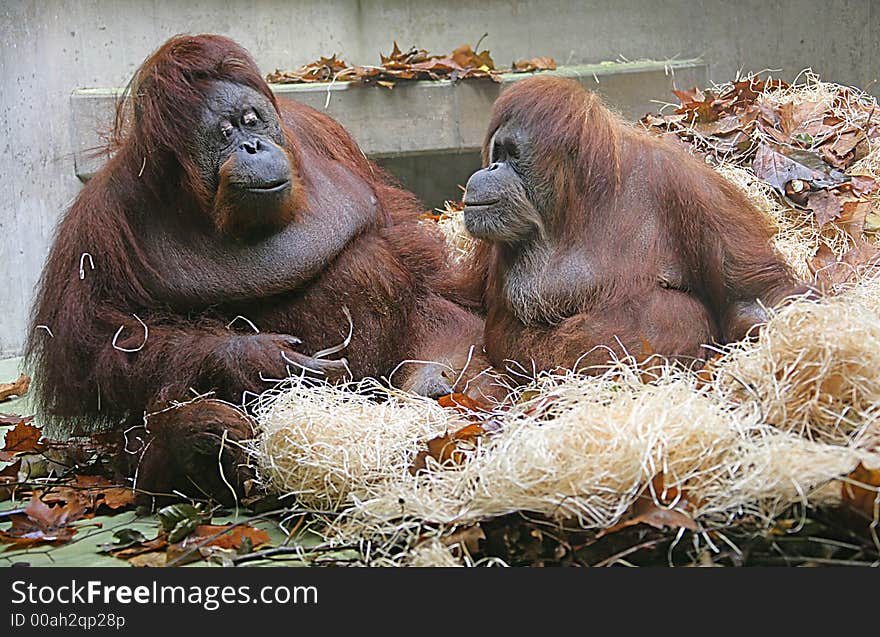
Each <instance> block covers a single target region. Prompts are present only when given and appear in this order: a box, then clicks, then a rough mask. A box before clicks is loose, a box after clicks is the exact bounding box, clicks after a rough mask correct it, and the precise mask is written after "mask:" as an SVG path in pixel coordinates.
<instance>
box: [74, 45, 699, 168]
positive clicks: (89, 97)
mask: <svg viewBox="0 0 880 637" xmlns="http://www.w3.org/2000/svg"><path fill="white" fill-rule="evenodd" d="M545 73H551V74H554V75H559V76H565V77H571V78H574V79H576V80H578V81H579V82H581V84H583V85H584V86H585V87H586V88H588V89H590V90H594V91H596V92H598V93H600V94H602V95H603V96H604V97H605V99H606V100H607V102H608V104H609V105H611V106H612V107H613V108H615V109H616V110H617V111H618V112H620V113H621V114H622V115H623V116H624V117H626V118H628V119H637V118H639V117H641V116H643V115H644V114H645V113H647V112H648V111H651V110H655V109H656V107H657V104H656V103H655V100H658V99H660V100H664V99H667V98H668V99H670V100H671V99H673V98H672V95H671V94H670V90H671V89H672V88H673V87H679V88H690V87H692V86H695V85H697V86H703V85H705V83H706V77H707V67H706V64H704V63H703V62H702V61H700V60H697V59H694V60H666V61H650V62H623V63H616V62H615V63H602V64H594V65H586V66H568V67H560V68H559V69H557V70H556V71H545ZM526 77H531V74H513V73H511V74H504V75H502V76H501V78H502V82H501V83H500V84H498V83H495V82H492V81H490V80H465V81H461V82H456V83H453V82H450V81H448V80H440V81H436V82H432V81H420V82H408V83H406V82H404V83H398V84H397V86H395V87H394V88H393V89H390V90H389V89H386V88H382V87H375V86H362V85H359V84H354V83H351V82H336V83H333V84H274V85H272V90H273V91H274V92H275V93H276V94H277V95H278V96H280V97H284V98H289V99H295V100H298V101H300V102H303V103H305V104H308V105H309V106H312V107H314V108H316V109H318V110H321V111H325V112H326V113H327V114H328V115H330V116H331V117H333V118H334V119H336V120H338V121H339V122H340V123H341V124H342V125H343V126H345V127H346V128H347V129H348V130H349V132H351V134H352V135H353V136H354V138H355V140H356V141H357V142H358V144H359V145H360V147H361V149H362V150H363V151H364V152H365V153H366V154H367V155H369V156H371V157H375V158H388V157H405V156H413V155H426V154H440V153H465V152H473V151H475V150H477V149H479V147H480V145H481V144H482V141H483V134H484V133H485V129H486V126H487V125H488V121H489V111H490V109H491V106H492V103H493V102H494V101H495V99H496V98H497V97H498V95H499V94H500V93H501V91H502V90H503V89H504V87H506V86H509V85H510V84H512V83H514V82H518V81H520V80H522V79H524V78H526ZM121 94H122V89H112V88H91V89H79V90H76V91H74V92H73V94H72V95H71V98H70V102H71V108H72V112H73V137H74V139H73V147H74V162H75V170H76V175H77V176H78V177H79V178H80V179H82V180H83V181H86V180H87V179H88V178H89V177H91V176H92V175H93V174H94V173H95V172H96V171H97V170H98V169H99V168H100V167H101V165H102V164H103V162H104V158H103V157H96V156H95V153H94V151H95V149H98V148H100V147H101V146H102V143H103V142H102V137H101V133H102V131H103V132H104V133H106V132H107V131H108V130H109V129H110V127H111V126H112V123H113V119H114V113H115V106H116V100H117V98H118V97H119V96H120V95H121Z"/></svg>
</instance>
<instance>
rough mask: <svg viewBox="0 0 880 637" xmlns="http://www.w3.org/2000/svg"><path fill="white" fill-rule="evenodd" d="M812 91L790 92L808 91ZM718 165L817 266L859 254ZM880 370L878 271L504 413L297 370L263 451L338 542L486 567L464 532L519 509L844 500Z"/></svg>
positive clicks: (875, 460) (516, 400) (698, 509)
mask: <svg viewBox="0 0 880 637" xmlns="http://www.w3.org/2000/svg"><path fill="white" fill-rule="evenodd" d="M821 88H822V86H819V85H816V83H815V82H814V83H813V84H809V85H807V86H806V87H802V88H801V89H800V90H802V91H804V92H808V93H809V95H807V96H806V97H803V96H801V97H802V98H804V99H806V98H809V99H810V100H811V101H817V100H821V99H822V93H821V90H820V89H821ZM796 90H798V89H796V88H790V89H786V91H787V93H786V94H785V95H782V96H776V98H779V99H792V98H795V99H797V98H798V96H797V95H794V94H793V92H794V91H796ZM767 99H772V98H771V97H768V98H767ZM878 165H880V149H876V148H875V149H871V152H870V153H869V154H868V156H867V157H865V159H863V160H862V161H861V162H859V164H857V165H856V166H855V169H857V170H859V171H862V174H871V175H874V174H876V172H877V169H878ZM718 169H719V172H721V174H723V175H724V176H725V177H727V178H729V179H730V180H731V181H732V182H733V183H735V184H737V185H738V186H740V187H741V188H742V189H743V190H744V191H745V192H746V193H748V194H749V196H750V197H751V198H752V200H753V201H754V202H755V203H756V205H757V206H758V207H759V209H761V210H762V211H764V212H765V213H766V214H768V215H769V216H770V217H771V218H773V219H774V221H775V222H776V223H777V226H778V227H779V234H778V235H777V238H776V243H777V247H778V248H779V250H780V252H781V253H782V254H783V255H784V256H785V258H786V259H788V261H789V262H790V263H791V265H792V267H793V268H795V270H796V271H798V272H800V273H801V274H802V275H804V276H806V275H807V274H808V273H809V271H808V268H807V265H806V263H807V261H808V260H809V258H810V257H811V256H812V255H813V254H815V251H816V248H817V246H818V244H819V242H824V243H826V244H830V245H831V246H832V247H833V248H834V250H835V253H836V254H841V253H843V252H845V250H846V249H848V248H847V245H848V242H849V240H848V239H847V238H846V237H843V236H838V235H836V234H834V233H833V232H832V233H831V234H829V232H828V229H827V228H826V229H822V230H821V231H820V229H819V228H818V227H816V226H815V222H813V221H812V220H811V219H809V218H807V217H806V216H805V215H804V213H803V211H797V210H794V209H792V208H790V207H787V206H786V205H785V204H784V203H781V202H780V200H779V199H777V198H776V197H775V196H774V195H773V193H772V192H771V190H770V189H769V187H767V186H765V185H764V184H763V183H761V182H760V181H758V180H757V179H755V177H754V175H752V174H751V173H749V172H748V171H747V170H745V169H743V168H741V167H737V166H731V165H724V164H722V165H721V166H719V167H718ZM448 216H450V217H453V220H452V221H449V222H447V223H448V224H449V225H448V227H447V228H446V229H448V228H450V227H451V228H456V230H455V231H454V232H450V233H449V236H450V245H451V246H452V248H453V251H454V252H455V254H456V255H458V254H465V253H466V252H467V251H468V249H469V244H468V243H467V241H465V239H466V237H462V233H461V226H460V220H456V219H454V213H451V212H450V213H449V214H448ZM452 224H458V225H452ZM459 239H461V241H460V242H459ZM878 371H880V274H878V273H876V272H873V273H872V272H869V273H867V274H865V273H863V275H862V276H861V278H860V280H858V281H857V282H854V283H850V284H848V285H847V286H845V288H844V289H840V290H838V294H836V295H834V296H828V297H826V298H823V299H821V300H803V299H801V300H795V301H793V302H791V303H790V304H788V305H786V306H785V307H783V308H781V309H779V310H778V311H774V312H771V317H770V319H769V321H768V323H767V324H766V325H765V326H764V327H763V328H762V330H761V331H760V333H759V335H758V336H757V337H756V338H755V339H753V340H751V341H746V342H742V343H739V344H736V345H734V346H732V347H730V348H729V349H726V350H725V351H723V352H721V353H719V355H718V356H717V357H716V358H715V359H713V360H712V361H710V363H709V365H708V366H707V368H706V369H705V370H703V371H701V372H692V371H686V370H682V369H679V368H674V367H671V366H668V365H665V364H664V365H661V366H659V367H655V368H653V369H651V370H650V373H648V372H647V371H646V370H645V369H639V368H638V366H636V365H635V364H634V363H633V361H627V360H624V361H618V363H617V364H615V365H612V366H611V367H610V368H609V369H608V370H607V371H606V372H605V373H603V374H601V375H599V376H592V377H587V376H579V375H575V374H569V375H567V376H559V375H542V376H539V377H538V378H536V379H535V380H534V381H533V382H532V383H531V384H530V385H529V386H527V387H524V388H521V389H519V390H517V391H516V393H515V394H513V395H511V397H510V403H512V405H511V406H509V407H507V408H505V409H503V410H502V409H499V410H496V411H495V412H493V413H487V414H480V415H473V414H464V413H462V412H461V411H459V410H455V409H449V408H443V407H440V406H439V405H438V404H437V403H436V402H434V401H431V400H427V399H424V398H420V397H417V396H413V395H409V394H405V393H402V392H397V391H394V390H388V389H386V388H384V387H383V386H381V385H380V384H379V383H377V382H373V381H364V382H362V383H359V384H357V385H355V386H349V387H329V386H318V387H314V386H312V387H308V388H307V387H305V386H302V385H300V384H298V383H297V382H296V381H294V380H291V381H289V382H288V383H287V384H286V385H285V386H282V387H281V388H279V389H278V390H277V391H274V392H272V393H267V394H266V395H264V396H262V397H261V399H260V401H259V404H258V405H257V407H256V412H257V417H258V423H259V435H258V437H257V438H256V439H255V440H254V441H253V447H252V451H253V454H254V457H255V460H256V464H257V467H258V470H259V475H260V478H261V479H262V480H263V482H264V483H265V484H266V485H267V486H268V487H269V488H270V489H271V490H272V491H274V492H277V493H281V494H290V495H291V497H294V498H296V499H297V501H298V503H299V504H300V505H301V506H303V507H305V508H310V509H315V510H320V511H323V512H328V511H329V512H336V513H337V514H338V517H336V518H334V521H333V523H332V524H331V525H330V527H329V528H328V530H327V536H328V538H329V539H330V540H331V541H336V542H351V541H352V539H353V538H361V539H362V540H363V539H366V540H368V541H370V542H372V543H373V547H374V549H373V550H377V549H376V547H378V546H380V545H384V546H386V547H396V548H394V549H393V550H392V549H391V548H389V549H388V552H387V553H386V554H383V555H382V559H384V560H386V561H387V563H394V564H397V563H405V564H411V565H455V564H460V563H465V564H472V563H473V561H472V560H470V558H469V555H468V551H467V550H456V551H455V553H454V554H453V552H452V551H451V550H450V545H449V544H450V543H449V541H448V536H449V534H450V533H452V531H453V530H454V529H456V528H461V527H462V526H463V525H467V524H469V523H472V522H478V521H481V520H485V519H488V518H493V517H496V516H499V515H503V514H506V513H510V512H516V511H520V512H530V513H535V514H540V515H543V516H547V517H549V518H555V519H559V520H565V521H566V522H567V523H569V524H574V523H576V524H577V525H578V526H579V527H581V528H583V529H604V528H608V527H610V526H613V525H615V524H617V523H619V522H620V521H621V520H622V519H623V518H624V517H625V516H626V514H627V512H628V511H631V508H632V506H633V504H634V502H636V500H637V499H638V498H639V497H640V495H643V494H646V493H647V494H649V495H650V496H651V497H652V498H653V499H654V500H655V502H657V503H660V504H661V505H662V506H664V507H667V508H668V507H678V508H679V509H680V510H683V511H686V512H687V515H688V516H690V517H691V518H692V519H693V520H695V521H696V523H697V524H698V525H699V527H700V529H701V530H705V529H711V528H713V527H717V526H719V525H723V524H726V523H729V522H730V521H731V520H734V519H736V518H737V517H738V516H743V515H749V516H753V517H755V518H757V519H764V520H768V521H769V520H771V519H772V518H773V517H774V516H776V515H777V514H779V513H780V512H781V511H782V510H783V509H784V508H785V507H787V506H789V505H791V504H792V503H797V502H802V503H805V504H806V503H809V504H824V503H834V502H836V501H838V500H839V499H840V497H841V485H842V483H844V482H846V481H847V480H849V479H850V478H848V476H849V475H850V474H851V473H852V472H853V471H854V470H855V469H856V467H857V466H858V465H859V463H862V465H863V466H865V467H869V468H876V467H880V446H878V440H880V416H878V413H880V373H878ZM475 422H476V423H479V425H480V427H481V428H482V429H483V431H484V432H485V433H483V434H482V435H480V436H478V437H476V438H472V439H469V440H468V443H467V444H461V445H460V446H459V448H458V450H459V453H458V457H457V458H456V461H455V462H446V463H440V462H439V461H438V460H435V459H434V457H431V456H429V457H428V458H427V461H426V466H425V468H424V469H423V470H421V471H419V472H415V471H411V468H412V467H413V463H414V462H415V461H416V458H417V455H418V454H419V452H420V451H421V452H423V451H424V450H425V449H426V444H427V442H428V441H430V440H432V439H436V438H437V437H438V436H442V435H444V434H448V433H450V432H455V431H458V430H461V429H462V428H463V427H465V426H467V425H469V424H470V425H473V424H474V423H475ZM658 485H659V486H658ZM402 538H403V539H402ZM444 538H446V539H444ZM465 544H466V542H463V543H462V546H464V545H465ZM401 546H404V547H405V548H400V547H401Z"/></svg>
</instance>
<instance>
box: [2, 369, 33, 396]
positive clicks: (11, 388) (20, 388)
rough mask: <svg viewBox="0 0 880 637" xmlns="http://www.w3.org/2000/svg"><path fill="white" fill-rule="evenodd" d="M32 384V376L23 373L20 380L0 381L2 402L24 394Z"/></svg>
mask: <svg viewBox="0 0 880 637" xmlns="http://www.w3.org/2000/svg"><path fill="white" fill-rule="evenodd" d="M30 386H31V379H30V376H27V375H25V374H22V375H21V376H19V377H18V380H16V381H15V382H12V383H0V402H3V401H4V400H8V399H9V398H11V397H13V396H19V397H20V396H24V395H25V394H26V393H27V391H28V388H29V387H30Z"/></svg>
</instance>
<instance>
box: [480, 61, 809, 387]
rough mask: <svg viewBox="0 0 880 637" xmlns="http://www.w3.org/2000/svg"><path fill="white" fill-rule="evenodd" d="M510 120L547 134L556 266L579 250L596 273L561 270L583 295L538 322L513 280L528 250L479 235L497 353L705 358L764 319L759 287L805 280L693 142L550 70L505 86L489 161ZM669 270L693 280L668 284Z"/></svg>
mask: <svg viewBox="0 0 880 637" xmlns="http://www.w3.org/2000/svg"><path fill="white" fill-rule="evenodd" d="M509 122H514V123H516V124H518V125H519V126H520V127H521V128H522V129H524V130H525V131H526V132H527V135H528V137H529V139H531V140H532V143H533V144H534V145H535V146H536V151H535V152H534V155H533V156H534V157H535V162H536V167H535V169H534V171H533V178H534V179H535V180H537V181H538V182H539V184H538V187H541V186H544V187H546V188H547V189H549V190H551V191H552V193H553V200H554V202H555V205H554V206H553V209H552V210H550V211H545V217H544V222H545V224H546V235H547V241H546V242H545V243H544V245H545V246H552V247H551V248H549V249H550V250H551V252H552V256H551V257H550V260H549V264H550V267H549V268H548V269H549V271H553V266H554V265H556V266H558V265H559V264H560V263H564V262H565V261H564V259H565V258H571V257H576V259H575V262H576V263H583V264H586V266H587V270H589V271H590V272H591V273H592V275H593V279H591V280H589V281H584V282H583V286H584V287H583V289H581V288H579V284H580V280H578V278H577V277H568V278H566V275H562V274H557V275H555V281H554V283H553V284H554V285H556V286H560V287H562V288H564V289H566V290H574V294H573V303H574V304H575V305H576V306H577V307H575V308H559V307H557V308H555V309H557V310H558V311H559V315H557V316H547V314H548V312H547V308H541V312H539V314H542V313H543V315H541V316H539V317H538V318H534V320H530V319H528V318H524V317H522V316H521V315H520V316H518V315H517V308H515V307H514V304H513V303H512V301H511V298H510V297H509V295H508V294H507V292H506V289H505V284H506V283H507V282H508V277H509V276H511V268H512V267H513V265H514V264H515V263H516V262H517V260H518V259H520V258H521V257H522V254H521V252H519V251H518V250H519V248H514V247H511V246H507V245H503V244H490V243H487V242H480V244H479V246H478V248H477V251H476V255H475V257H474V260H473V263H472V267H471V270H470V274H469V276H468V278H467V280H466V281H465V282H464V284H463V285H464V287H465V288H466V289H467V290H468V292H467V294H469V295H470V298H471V299H472V301H473V303H474V305H475V306H480V307H482V308H483V310H484V311H485V312H486V313H487V322H486V332H485V344H486V349H487V352H488V354H489V358H490V360H491V361H492V363H493V364H495V365H497V366H505V365H507V362H506V361H508V360H513V361H516V362H517V363H518V364H519V365H521V366H523V367H525V368H527V369H528V370H531V369H532V368H533V365H534V367H536V368H537V369H551V368H555V367H557V366H562V367H567V368H570V367H572V366H574V365H575V364H577V363H579V362H580V363H581V364H602V363H604V362H605V361H607V360H608V358H609V357H610V352H614V354H615V355H618V356H619V355H623V354H631V355H634V356H637V357H638V356H641V355H644V354H647V353H650V352H651V351H652V350H653V351H655V352H656V353H658V354H663V355H668V356H673V357H680V358H683V359H692V358H694V357H697V358H699V357H701V356H703V355H704V354H705V351H704V350H703V348H702V347H701V345H703V344H704V343H708V342H711V341H716V342H722V343H725V342H730V341H733V340H737V339H740V338H742V337H744V336H745V334H746V332H747V331H748V330H749V329H750V328H751V327H752V326H753V325H754V323H755V322H756V321H757V319H756V317H755V316H753V315H752V314H750V313H749V311H747V310H748V309H750V308H753V307H754V302H755V300H756V299H757V300H758V301H760V303H763V304H766V305H767V306H772V305H774V304H777V303H779V302H780V301H781V300H783V299H784V298H785V297H786V296H788V295H790V294H794V293H800V292H803V291H804V288H803V287H802V286H799V285H797V284H796V282H795V281H794V279H793V277H792V274H791V273H790V271H789V269H788V268H787V267H786V265H785V264H784V262H783V261H782V260H781V259H780V258H779V256H778V255H777V254H776V253H775V252H774V250H773V249H772V247H771V245H770V238H771V236H772V233H773V231H772V228H771V227H770V225H769V223H768V221H767V219H766V218H765V217H764V215H762V214H761V213H760V212H759V211H758V210H757V209H756V208H755V207H754V206H753V205H752V204H751V203H750V202H749V200H748V199H747V198H746V196H745V195H744V194H743V193H742V192H741V191H739V190H738V189H737V188H736V187H735V186H733V185H732V184H731V183H730V182H728V181H726V180H725V179H723V178H722V177H721V176H719V175H718V174H717V173H716V172H715V171H714V170H712V169H711V168H709V167H707V166H706V165H704V164H703V163H702V162H700V161H699V160H698V159H696V158H694V157H693V156H691V155H690V154H688V153H687V152H686V151H684V150H683V149H681V148H679V147H675V146H673V145H671V144H668V143H667V142H665V141H662V140H658V139H656V138H652V137H649V136H648V135H647V134H646V133H645V132H643V131H641V130H637V129H635V128H633V127H631V126H629V125H627V124H626V123H624V122H623V121H622V120H620V119H619V118H618V117H617V116H616V115H614V114H613V113H611V112H610V111H609V110H608V109H607V108H605V107H604V106H603V105H602V103H601V101H600V99H599V98H598V97H597V96H596V95H594V94H592V93H589V92H587V91H585V90H584V89H583V88H582V87H581V86H580V85H579V84H578V83H576V82H573V81H570V80H564V79H559V78H552V77H537V78H532V79H528V80H524V81H522V82H519V83H517V84H516V85H515V86H514V87H512V88H510V89H508V90H507V91H505V92H504V93H503V94H502V95H501V97H500V98H499V99H498V101H497V102H496V103H495V106H494V109H493V112H492V117H491V122H490V124H489V129H488V132H487V134H486V143H485V144H484V147H483V161H484V165H485V164H487V163H488V152H489V146H488V145H489V142H490V140H491V139H492V137H493V135H494V134H495V132H496V131H497V130H498V128H499V127H500V126H502V125H504V124H505V123H509ZM667 270H668V271H669V272H672V273H673V275H674V277H679V278H680V280H677V281H676V283H677V284H678V285H676V286H673V287H677V288H680V289H667V288H665V287H662V286H661V285H660V281H661V280H662V279H663V278H664V276H665V275H666V271H667ZM551 278H552V277H551ZM545 284H546V283H545ZM744 308H746V309H744ZM520 314H522V312H521V311H520ZM588 352H589V354H588V355H587V356H585V357H584V356H583V355H584V354H587V353H588Z"/></svg>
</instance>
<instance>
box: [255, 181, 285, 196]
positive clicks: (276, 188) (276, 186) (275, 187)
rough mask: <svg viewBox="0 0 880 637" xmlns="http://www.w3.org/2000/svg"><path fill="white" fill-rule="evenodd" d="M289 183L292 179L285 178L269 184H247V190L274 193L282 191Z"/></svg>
mask: <svg viewBox="0 0 880 637" xmlns="http://www.w3.org/2000/svg"><path fill="white" fill-rule="evenodd" d="M289 185H290V180H289V179H285V180H284V181H281V182H276V183H272V184H268V185H266V186H245V190H249V191H251V192H260V193H272V192H280V191H282V190H284V189H285V188H287V187H288V186H289Z"/></svg>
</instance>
